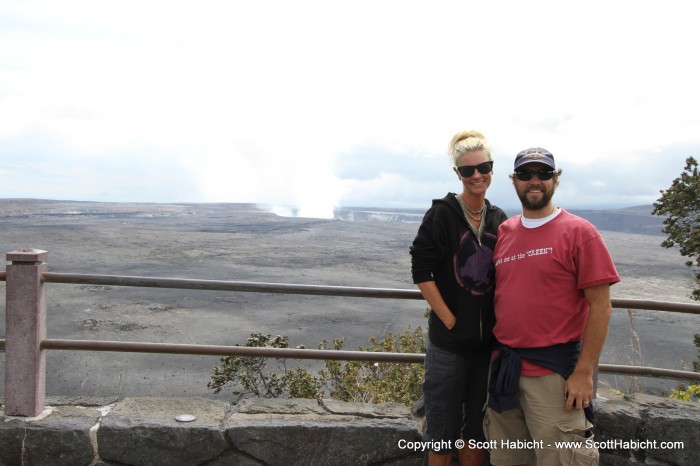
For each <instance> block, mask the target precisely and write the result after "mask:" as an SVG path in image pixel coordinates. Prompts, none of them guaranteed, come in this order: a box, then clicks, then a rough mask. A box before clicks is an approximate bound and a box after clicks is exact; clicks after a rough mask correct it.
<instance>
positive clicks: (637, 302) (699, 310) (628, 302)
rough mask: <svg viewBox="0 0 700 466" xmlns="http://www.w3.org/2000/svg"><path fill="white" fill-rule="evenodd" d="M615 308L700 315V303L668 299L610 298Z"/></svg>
mask: <svg viewBox="0 0 700 466" xmlns="http://www.w3.org/2000/svg"><path fill="white" fill-rule="evenodd" d="M611 302H612V307H613V308H615V309H641V310H647V311H671V312H680V313H684V314H698V315H700V303H699V304H695V303H674V302H670V301H649V300H645V299H616V298H613V299H611Z"/></svg>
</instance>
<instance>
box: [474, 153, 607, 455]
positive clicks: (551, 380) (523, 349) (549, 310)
mask: <svg viewBox="0 0 700 466" xmlns="http://www.w3.org/2000/svg"><path fill="white" fill-rule="evenodd" d="M514 168H515V173H514V174H513V175H511V179H512V181H513V186H514V187H515V191H516V193H517V195H518V197H519V198H520V202H521V204H522V215H519V216H515V217H513V218H511V219H510V220H507V221H506V222H504V223H503V224H502V225H501V226H500V228H499V230H498V243H497V245H496V249H495V251H494V261H495V266H496V296H495V313H496V326H495V327H494V336H495V337H496V339H497V340H498V342H499V345H498V348H497V351H496V354H495V355H494V357H493V359H492V366H491V378H490V382H489V402H488V408H487V410H486V416H485V419H484V429H485V431H486V435H487V438H488V439H489V440H490V441H491V445H492V446H493V449H492V451H491V463H492V464H494V465H495V466H501V465H516V464H535V463H536V464H541V465H544V464H546V465H556V464H597V461H598V451H597V450H595V449H586V448H585V439H586V437H590V435H592V434H591V428H592V427H593V426H592V423H591V422H592V419H593V413H592V407H591V406H590V403H591V399H592V398H593V385H594V382H593V377H594V374H595V369H596V366H597V363H598V357H599V356H600V352H601V349H602V347H603V343H604V342H605V337H606V335H607V328H608V321H609V319H610V312H611V304H610V285H612V284H614V283H617V282H618V281H620V277H619V275H618V274H617V271H616V269H615V265H614V264H613V261H612V259H611V257H610V254H609V253H608V250H607V248H606V247H605V243H604V242H603V239H602V238H601V236H600V234H599V233H598V231H597V230H596V229H595V227H594V226H593V225H591V224H590V223H588V222H587V221H585V220H584V219H582V218H579V217H577V216H575V215H572V214H570V213H568V212H567V211H566V210H564V209H561V208H558V207H556V206H555V205H554V204H553V202H552V196H553V195H554V192H555V190H556V188H557V186H558V185H559V177H560V175H561V170H557V169H556V165H555V163H554V156H553V155H552V153H551V152H549V151H548V150H546V149H543V148H540V147H535V148H530V149H526V150H523V151H521V152H520V153H518V155H517V156H516V158H515V165H514ZM558 441H581V442H582V443H583V444H584V445H582V448H580V449H574V448H573V447H572V448H570V449H567V448H556V446H555V442H558ZM503 442H505V443H503ZM519 442H520V443H519ZM523 447H525V448H523Z"/></svg>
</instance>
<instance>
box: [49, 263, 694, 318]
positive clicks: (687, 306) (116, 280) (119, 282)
mask: <svg viewBox="0 0 700 466" xmlns="http://www.w3.org/2000/svg"><path fill="white" fill-rule="evenodd" d="M42 276H43V279H44V281H45V282H48V283H69V284H85V285H112V286H134V287H146V288H181V289H198V290H218V291H243V292H258V293H285V294H308V295H323V296H351V297H362V298H388V299H416V300H420V299H423V296H422V295H421V293H420V291H419V290H407V289H399V288H367V287H351V286H328V285H299V284H290V283H264V282H241V281H228V280H196V279H185V278H162V277H135V276H128V275H93V274H74V273H56V272H44V273H43V275H42ZM611 303H612V306H613V308H615V309H641V310H660V311H671V312H679V313H687V314H698V315H700V304H694V303H675V302H669V301H650V300H643V299H618V298H613V299H612V300H611Z"/></svg>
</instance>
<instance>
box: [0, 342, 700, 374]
mask: <svg viewBox="0 0 700 466" xmlns="http://www.w3.org/2000/svg"><path fill="white" fill-rule="evenodd" d="M0 341H1V340H0ZM41 348H42V349H53V350H77V351H115V352H130V353H167V354H189V355H204V356H247V357H268V358H286V359H319V360H336V361H370V362H398V363H423V360H424V359H425V355H424V354H422V353H385V352H374V351H345V350H342V351H341V350H318V349H297V348H259V347H249V346H222V345H186V344H176V343H143V342H134V341H100V340H57V339H47V340H43V341H42V342H41ZM598 371H599V372H601V373H606V374H626V375H639V376H645V377H662V378H669V379H678V380H697V381H700V372H688V371H680V370H672V369H660V368H656V367H648V366H624V365H616V364H599V365H598Z"/></svg>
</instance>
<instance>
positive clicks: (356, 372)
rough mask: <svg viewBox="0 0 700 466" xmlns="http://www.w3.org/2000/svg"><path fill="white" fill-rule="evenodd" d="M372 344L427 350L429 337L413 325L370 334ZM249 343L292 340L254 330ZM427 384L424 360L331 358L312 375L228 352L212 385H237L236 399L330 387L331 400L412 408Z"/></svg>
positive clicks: (280, 344)
mask: <svg viewBox="0 0 700 466" xmlns="http://www.w3.org/2000/svg"><path fill="white" fill-rule="evenodd" d="M369 342H370V346H369V347H368V348H359V349H360V351H375V352H391V353H425V344H426V336H425V335H424V334H423V331H422V329H421V328H420V327H418V328H416V329H411V327H409V328H408V330H406V332H404V333H399V334H397V335H394V334H392V333H389V334H387V335H386V337H384V339H382V340H378V339H377V338H375V337H371V338H370V339H369ZM344 344H345V340H344V339H343V340H333V349H335V350H342V349H343V345H344ZM246 346H249V347H266V348H287V347H288V338H287V337H286V336H280V335H278V336H276V337H272V336H271V335H266V334H262V333H254V334H251V336H250V338H248V341H247V343H246ZM300 348H303V347H300ZM318 348H319V349H328V348H327V342H326V341H325V340H324V341H322V342H321V343H320V344H319V346H318ZM270 361H275V364H276V368H275V369H273V370H272V371H270V370H268V369H267V364H268V363H269V362H270ZM422 383H423V366H422V365H420V364H408V363H388V362H370V361H335V360H326V361H325V367H324V369H322V370H320V371H319V372H318V375H313V374H312V373H310V372H309V371H308V369H307V368H306V367H304V366H297V367H295V368H294V369H287V364H286V359H283V358H277V359H275V358H261V357H250V356H235V357H233V356H226V357H222V358H221V366H217V367H215V368H214V371H213V373H212V376H211V381H210V382H209V383H208V384H207V387H209V388H211V389H213V390H214V393H219V392H221V390H222V389H223V388H224V387H226V386H229V385H230V386H232V393H233V395H234V396H236V397H237V398H236V400H235V401H236V402H237V401H239V400H240V399H241V398H242V397H244V396H256V397H265V398H278V397H281V396H286V397H289V398H313V399H321V398H322V397H323V396H324V395H325V390H328V392H329V396H330V397H331V398H333V399H336V400H341V401H363V402H368V403H383V402H388V401H395V402H399V403H403V404H405V405H408V406H410V405H412V404H413V403H414V402H415V401H416V400H418V398H420V396H421V394H422Z"/></svg>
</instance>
